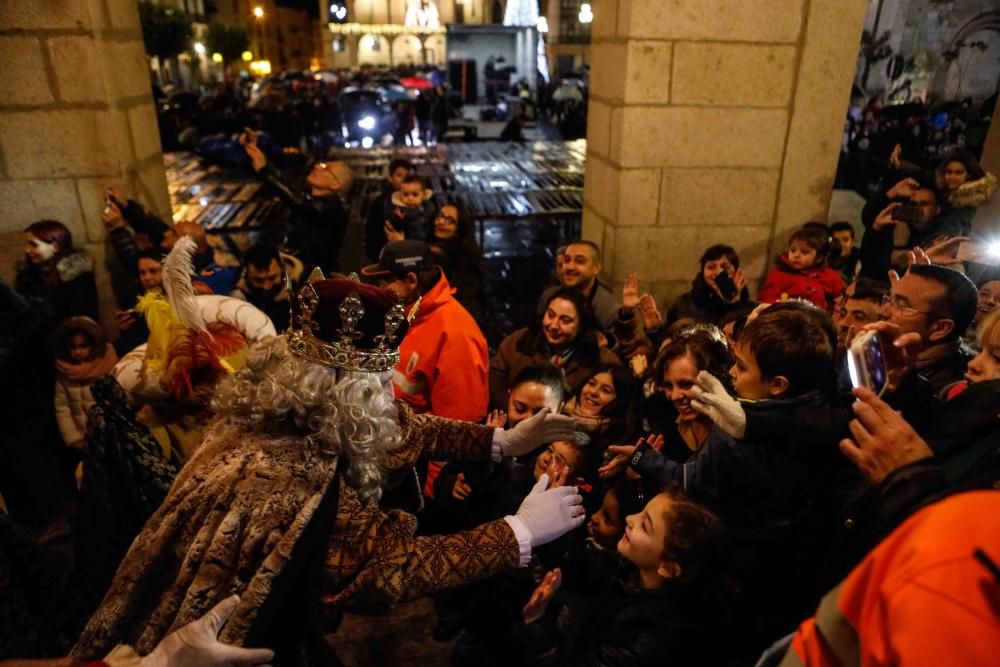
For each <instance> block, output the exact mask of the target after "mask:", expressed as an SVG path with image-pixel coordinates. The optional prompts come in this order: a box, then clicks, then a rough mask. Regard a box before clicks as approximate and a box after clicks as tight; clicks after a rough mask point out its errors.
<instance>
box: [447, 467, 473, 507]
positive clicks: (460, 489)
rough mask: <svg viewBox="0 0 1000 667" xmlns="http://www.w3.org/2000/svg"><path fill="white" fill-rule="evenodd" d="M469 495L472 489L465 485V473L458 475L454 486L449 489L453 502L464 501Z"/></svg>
mask: <svg viewBox="0 0 1000 667" xmlns="http://www.w3.org/2000/svg"><path fill="white" fill-rule="evenodd" d="M470 493H472V487H471V486H469V485H468V483H466V481H465V473H464V472H460V473H458V477H456V478H455V486H453V487H452V489H451V497H452V498H454V499H455V500H465V499H466V498H468V497H469V494H470Z"/></svg>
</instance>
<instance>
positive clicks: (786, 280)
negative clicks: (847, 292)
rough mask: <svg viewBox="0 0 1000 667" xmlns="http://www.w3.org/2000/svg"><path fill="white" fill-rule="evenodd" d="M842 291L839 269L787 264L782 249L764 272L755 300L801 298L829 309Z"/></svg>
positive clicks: (769, 300) (771, 301) (786, 256)
mask: <svg viewBox="0 0 1000 667" xmlns="http://www.w3.org/2000/svg"><path fill="white" fill-rule="evenodd" d="M843 292H844V281H843V279H841V277H840V273H838V272H837V271H834V270H833V269H831V268H829V267H826V266H821V267H815V266H814V267H810V268H808V269H803V270H801V271H800V270H798V269H795V268H792V266H791V265H789V263H788V254H787V253H786V254H783V255H782V256H781V257H779V258H778V261H777V262H775V265H774V267H773V268H772V269H771V271H770V273H768V274H767V278H766V279H765V280H764V284H763V285H761V287H760V293H759V294H758V295H757V300H758V301H760V302H762V303H774V302H776V301H785V300H787V299H805V300H806V301H809V302H810V303H813V304H815V306H816V307H817V308H822V309H823V310H825V311H827V312H829V311H830V310H833V304H834V303H835V302H836V300H837V298H838V297H840V295H841V294H842V293H843Z"/></svg>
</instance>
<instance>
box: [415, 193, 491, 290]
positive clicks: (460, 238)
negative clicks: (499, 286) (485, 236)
mask: <svg viewBox="0 0 1000 667" xmlns="http://www.w3.org/2000/svg"><path fill="white" fill-rule="evenodd" d="M445 206H451V207H453V208H454V209H455V210H456V211H457V212H458V221H457V222H458V225H457V229H456V230H455V236H454V237H452V238H450V239H448V240H447V241H440V240H438V238H437V237H436V236H434V225H430V228H429V229H428V230H427V243H428V244H429V245H431V246H435V247H437V248H440V249H441V251H443V253H444V256H442V257H438V255H437V253H435V259H440V260H441V261H440V262H439V265H440V266H441V267H442V268H444V269H451V268H456V269H457V268H459V267H462V268H466V269H471V270H472V271H475V272H476V273H477V274H478V275H479V276H480V277H482V276H484V275H485V274H486V263H485V261H484V260H483V252H482V250H480V248H479V243H477V242H476V234H475V229H474V227H473V223H472V216H470V215H469V214H468V212H467V211H466V210H465V209H464V208H463V207H462V205H461V204H459V203H458V202H457V201H456V200H455V199H451V198H446V199H445V200H444V201H443V202H442V203H441V205H440V206H439V207H438V209H437V215H441V211H443V210H444V207H445Z"/></svg>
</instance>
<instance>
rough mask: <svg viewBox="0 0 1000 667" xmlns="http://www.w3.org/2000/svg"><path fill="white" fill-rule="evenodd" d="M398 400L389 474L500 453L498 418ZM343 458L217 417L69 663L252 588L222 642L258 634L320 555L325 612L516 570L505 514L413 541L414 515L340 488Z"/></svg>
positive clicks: (154, 637) (150, 638)
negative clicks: (425, 463) (460, 415)
mask: <svg viewBox="0 0 1000 667" xmlns="http://www.w3.org/2000/svg"><path fill="white" fill-rule="evenodd" d="M396 406H397V408H398V409H399V427H400V431H401V435H402V440H403V444H402V446H400V447H399V448H398V449H394V450H393V451H392V452H390V454H389V464H388V468H389V469H390V470H397V469H400V468H402V467H404V466H408V465H412V464H414V463H415V462H416V460H417V458H418V457H419V456H420V455H421V454H424V455H427V456H429V457H430V458H432V459H488V458H489V457H490V455H491V452H492V441H493V429H492V428H488V427H485V426H480V425H477V424H471V423H468V422H461V421H453V420H450V419H442V418H439V417H434V416H431V415H416V414H414V413H413V411H412V410H411V409H410V408H409V407H408V406H407V405H406V404H404V403H402V402H400V401H397V402H396ZM337 464H338V461H337V458H336V457H329V456H325V455H324V454H322V453H321V452H320V451H319V449H318V448H317V447H314V446H311V445H309V444H308V443H307V442H306V440H305V439H304V438H302V437H295V436H284V437H276V436H274V435H272V434H263V433H247V432H246V431H245V430H241V429H239V428H237V427H236V426H235V425H234V424H232V423H231V422H228V421H226V420H224V419H219V420H217V421H216V422H214V423H213V424H212V425H211V426H210V428H209V429H208V431H207V435H206V437H205V440H204V443H203V444H202V446H201V447H200V448H199V449H198V451H197V452H196V454H195V455H194V456H193V457H192V458H191V460H190V461H188V463H187V465H186V466H185V467H184V468H183V469H182V470H181V472H180V475H178V477H177V480H176V481H175V482H174V485H173V487H172V488H171V489H170V494H169V495H168V497H167V499H166V501H165V502H164V504H163V505H162V506H161V507H160V509H159V510H157V512H156V514H154V515H153V517H152V518H151V519H150V520H149V521H148V522H147V523H146V526H145V528H143V530H142V532H141V533H140V534H139V536H138V537H137V538H136V539H135V541H134V542H133V543H132V547H131V548H130V549H129V552H128V554H127V555H126V556H125V560H124V561H123V562H122V565H121V567H119V569H118V572H117V574H116V575H115V579H114V582H113V583H112V584H111V588H110V590H109V591H108V593H107V595H106V596H105V597H104V601H103V602H102V603H101V606H100V607H99V608H98V610H97V612H95V614H94V615H93V617H91V619H90V622H89V623H88V624H87V627H86V629H85V630H84V632H83V634H82V635H81V637H80V640H79V642H78V643H77V645H76V647H75V648H74V649H73V652H72V654H71V658H72V659H73V661H74V662H86V661H89V660H96V659H99V658H100V657H101V656H103V655H105V654H106V653H107V652H108V651H110V650H111V649H112V648H113V647H114V646H115V645H116V644H118V643H127V644H131V645H132V646H134V647H135V648H136V649H137V650H138V651H139V653H140V654H146V653H148V652H149V651H151V650H152V649H153V648H154V647H155V646H156V644H157V643H158V642H159V641H160V640H161V639H162V638H163V637H164V636H166V635H167V633H168V632H170V631H172V630H174V629H177V628H179V627H181V626H182V625H184V624H186V623H188V622H189V621H192V620H194V619H196V618H198V617H200V616H202V615H203V614H205V613H206V612H207V611H208V610H209V609H211V608H212V607H213V606H214V605H215V604H216V603H218V602H220V601H221V600H222V599H224V598H226V597H228V596H229V595H231V594H233V593H238V594H240V595H241V596H242V597H241V599H240V604H239V606H238V607H237V608H236V611H235V612H234V613H233V615H232V616H231V617H230V619H229V621H228V622H227V623H226V625H225V626H224V627H223V629H222V632H221V633H220V635H219V639H220V641H224V642H227V643H230V644H235V645H239V646H242V645H247V644H248V643H250V644H252V643H254V642H255V641H261V635H262V634H264V633H266V632H267V631H268V627H267V621H268V618H267V616H268V615H269V614H270V613H272V612H274V610H275V607H276V606H277V605H280V604H281V600H280V599H278V598H280V597H281V596H282V591H286V590H287V588H286V587H287V586H288V585H290V584H289V582H288V579H289V575H294V574H295V573H296V569H297V568H300V567H302V565H303V561H306V560H309V559H310V557H311V556H315V555H317V554H318V555H319V556H320V557H322V558H323V563H322V565H323V571H322V573H316V574H317V575H318V576H317V578H316V579H310V580H309V581H308V582H307V583H308V588H309V589H310V591H311V593H310V594H313V593H314V594H315V602H317V603H318V604H319V605H320V606H319V608H318V609H317V611H318V612H319V613H320V614H323V615H325V614H326V612H327V611H333V612H336V611H337V610H344V609H349V610H353V611H368V612H376V613H377V612H384V611H385V610H386V609H388V608H389V607H391V606H392V605H393V604H395V603H396V602H399V601H401V600H406V599H413V598H415V597H419V596H421V595H427V594H430V593H433V592H435V591H437V590H441V589H443V588H448V587H453V586H458V585H460V584H464V583H468V582H470V581H473V580H475V579H479V578H483V577H488V576H491V575H493V574H496V573H498V572H501V571H503V570H505V569H507V568H512V567H517V566H518V564H519V562H520V559H521V552H520V546H519V544H518V541H517V538H516V537H515V536H514V532H513V531H512V530H511V528H510V526H509V525H508V524H507V522H506V521H504V520H502V519H501V520H498V521H492V522H490V523H487V524H483V525H482V526H479V527H477V528H475V529H473V530H470V531H465V532H463V533H457V534H453V535H429V536H420V537H417V536H415V534H414V533H415V531H416V527H417V526H416V519H415V518H414V517H412V516H411V515H409V514H406V513H405V512H401V511H396V510H393V511H389V512H383V511H382V510H381V509H380V508H379V506H378V504H377V503H375V502H374V501H371V500H369V501H367V502H363V501H361V499H360V498H359V497H358V495H357V493H356V492H355V491H354V489H353V488H351V487H350V486H349V485H348V484H346V483H341V484H339V485H338V484H337V483H336V482H335V481H334V480H335V479H336V471H337ZM320 540H322V542H320ZM303 545H305V546H303ZM302 574H303V575H305V574H306V573H305V572H302Z"/></svg>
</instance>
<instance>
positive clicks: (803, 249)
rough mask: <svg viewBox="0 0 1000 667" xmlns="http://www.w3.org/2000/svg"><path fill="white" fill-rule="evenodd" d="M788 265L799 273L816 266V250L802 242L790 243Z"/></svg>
mask: <svg viewBox="0 0 1000 667" xmlns="http://www.w3.org/2000/svg"><path fill="white" fill-rule="evenodd" d="M788 263H789V264H790V265H791V266H792V268H793V269H797V270H799V271H801V270H803V269H808V268H810V267H812V266H813V265H815V264H816V249H815V248H812V247H810V246H809V244H807V243H803V242H802V241H792V242H791V243H790V244H788Z"/></svg>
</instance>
